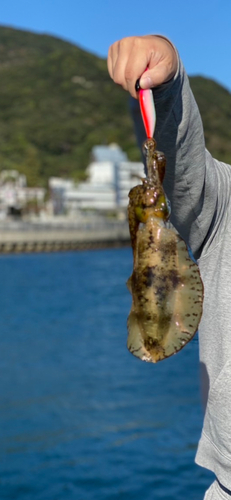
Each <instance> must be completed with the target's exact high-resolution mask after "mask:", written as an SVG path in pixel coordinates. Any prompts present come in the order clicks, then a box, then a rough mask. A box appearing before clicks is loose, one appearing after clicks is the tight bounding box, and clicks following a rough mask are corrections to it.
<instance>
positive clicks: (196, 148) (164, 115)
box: [131, 61, 231, 258]
mask: <svg viewBox="0 0 231 500" xmlns="http://www.w3.org/2000/svg"><path fill="white" fill-rule="evenodd" d="M153 93H154V100H155V106H156V114H157V123H156V131H155V139H156V141H157V149H158V150H160V151H163V152H164V153H165V156H166V158H167V167H166V175H165V179H164V188H165V191H166V194H167V196H168V198H169V200H170V202H171V210H172V213H171V222H172V223H173V225H174V226H175V227H176V229H177V230H178V231H179V233H180V234H181V236H182V237H183V238H184V240H185V241H186V243H187V244H188V245H189V246H190V247H191V249H192V251H193V253H194V255H195V257H196V258H198V257H200V255H201V253H202V251H203V252H207V251H208V248H209V247H210V245H212V244H214V243H216V241H217V238H220V236H221V233H222V231H223V230H224V228H225V219H226V217H225V214H226V213H227V209H228V207H227V205H228V204H229V200H230V196H229V193H230V173H231V167H230V166H229V165H226V164H224V163H222V162H218V161H217V160H214V159H213V158H212V156H211V155H210V154H209V152H208V151H207V150H206V148H205V143H204V133H203V126H202V122H201V117H200V113H199V110H198V107H197V104H196V102H195V99H194V97H193V94H192V92H191V89H190V85H189V80H188V77H187V75H186V73H185V70H184V68H183V65H182V63H181V61H179V68H178V72H177V74H176V76H175V78H174V79H173V80H172V81H170V82H168V83H167V84H164V85H162V86H161V87H159V88H157V89H155V90H154V92H153ZM131 108H132V114H133V118H134V122H135V128H136V133H137V138H138V142H139V145H140V146H141V145H142V142H143V141H144V140H145V132H144V127H143V124H142V119H141V116H140V110H139V105H138V101H136V100H135V99H133V100H132V105H131Z"/></svg>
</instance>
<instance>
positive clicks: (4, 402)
mask: <svg viewBox="0 0 231 500" xmlns="http://www.w3.org/2000/svg"><path fill="white" fill-rule="evenodd" d="M131 267H132V259H131V251H130V249H116V250H102V251H88V252H87V251H85V252H76V253H74V252H73V253H71V252H70V253H68V252H66V253H54V254H31V255H6V256H1V257H0V277H1V287H0V325H1V328H0V499H1V500H5V499H10V500H14V499H15V500H117V499H118V500H158V499H162V500H170V499H171V500H185V499H187V500H201V499H202V498H203V494H204V491H205V490H206V488H207V487H208V485H209V484H210V483H211V481H212V476H211V474H210V473H209V472H207V471H206V470H204V469H201V468H199V467H198V466H196V465H195V464H194V456H195V452H196V446H197V442H198V439H199V436H200V431H201V426H202V418H203V417H202V410H201V403H200V390H199V364H198V341H197V339H194V340H193V341H192V342H191V343H190V344H188V345H187V346H186V347H185V348H184V349H183V350H182V351H181V352H180V353H178V354H177V355H175V356H173V357H172V358H169V359H167V360H165V361H162V362H160V363H158V364H157V365H154V364H148V363H144V362H141V361H139V360H137V359H136V358H134V357H133V356H132V355H131V354H130V353H129V352H128V351H127V348H126V337H127V331H126V319H127V315H128V312H129V309H130V304H131V298H130V295H129V292H128V290H127V288H126V285H125V282H126V279H127V278H128V276H129V274H130V272H131Z"/></svg>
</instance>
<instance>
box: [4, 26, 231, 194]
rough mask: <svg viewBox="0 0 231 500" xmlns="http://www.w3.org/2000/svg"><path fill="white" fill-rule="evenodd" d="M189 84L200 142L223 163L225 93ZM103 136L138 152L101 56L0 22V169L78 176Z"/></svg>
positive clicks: (230, 114)
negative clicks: (202, 131) (200, 123)
mask: <svg viewBox="0 0 231 500" xmlns="http://www.w3.org/2000/svg"><path fill="white" fill-rule="evenodd" d="M191 84H192V88H193V91H194V93H195V97H196V99H197V102H198V105H199V107H200V110H201V114H202V118H203V122H204V127H205V137H206V142H207V146H208V148H209V149H210V151H211V152H212V153H213V154H214V155H215V156H217V157H219V159H223V160H224V161H229V162H231V126H230V125H231V94H230V93H229V92H228V91H227V90H225V89H224V88H223V87H221V86H220V85H218V84H217V83H215V82H213V81H211V80H208V79H205V78H201V77H193V78H191ZM111 142H117V143H118V144H119V145H120V146H121V147H122V148H123V149H124V150H125V151H126V152H127V153H128V156H129V158H130V159H131V160H139V159H140V154H139V151H138V148H137V146H136V140H135V135H134V131H133V124H132V121H131V118H130V115H129V110H128V96H127V93H126V92H124V91H123V90H122V89H121V88H119V87H118V86H116V85H115V84H114V83H113V82H112V81H111V79H110V77H109V75H108V72H107V65H106V61H105V60H104V59H101V58H99V57H97V56H95V55H93V54H90V53H88V52H86V51H84V50H82V49H81V48H79V47H76V46H75V45H72V44H71V43H68V42H66V41H63V40H60V39H58V38H54V37H52V36H47V35H38V34H34V33H30V32H26V31H21V30H15V29H12V28H6V27H0V170H2V169H12V168H13V169H17V170H19V171H20V172H23V173H25V174H26V176H27V179H28V182H29V185H36V184H37V185H46V182H47V179H48V178H49V177H50V176H53V175H56V176H63V177H70V176H71V177H74V178H75V179H81V178H83V177H84V172H85V167H86V166H87V164H88V163H89V160H90V152H91V149H92V147H93V146H94V145H95V144H107V143H111Z"/></svg>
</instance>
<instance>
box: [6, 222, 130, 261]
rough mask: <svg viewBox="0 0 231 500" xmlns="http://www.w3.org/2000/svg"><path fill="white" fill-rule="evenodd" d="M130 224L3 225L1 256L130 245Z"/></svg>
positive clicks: (29, 223)
mask: <svg viewBox="0 0 231 500" xmlns="http://www.w3.org/2000/svg"><path fill="white" fill-rule="evenodd" d="M129 241H130V240H129V231H128V224H127V222H124V221H123V222H117V221H113V222H108V221H106V222H105V221H104V222H99V223H97V222H91V223H85V224H77V223H72V224H71V223H61V224H58V223H54V222H53V223H31V222H22V221H20V222H15V221H9V222H8V223H7V222H4V224H3V223H0V253H1V254H6V253H21V252H23V253H24V252H28V253H29V252H55V251H64V250H86V249H97V248H110V247H123V246H128V245H129Z"/></svg>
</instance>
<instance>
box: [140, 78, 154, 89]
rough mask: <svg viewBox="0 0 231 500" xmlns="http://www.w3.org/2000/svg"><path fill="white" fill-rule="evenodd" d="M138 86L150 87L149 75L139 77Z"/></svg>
mask: <svg viewBox="0 0 231 500" xmlns="http://www.w3.org/2000/svg"><path fill="white" fill-rule="evenodd" d="M140 86H141V87H142V89H150V88H151V87H152V80H151V78H150V76H142V78H141V79H140Z"/></svg>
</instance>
